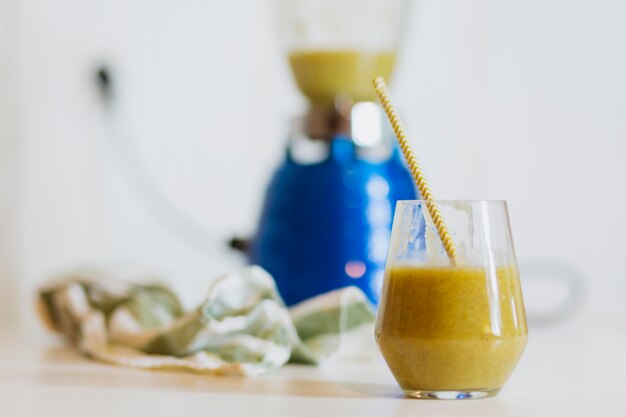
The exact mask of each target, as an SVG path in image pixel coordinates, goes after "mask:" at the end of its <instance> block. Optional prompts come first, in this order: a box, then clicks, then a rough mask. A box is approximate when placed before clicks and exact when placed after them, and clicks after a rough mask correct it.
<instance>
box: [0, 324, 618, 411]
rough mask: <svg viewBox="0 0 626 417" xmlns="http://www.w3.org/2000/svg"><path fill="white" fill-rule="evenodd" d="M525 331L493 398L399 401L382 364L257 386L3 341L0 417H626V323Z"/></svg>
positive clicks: (282, 374)
mask: <svg viewBox="0 0 626 417" xmlns="http://www.w3.org/2000/svg"><path fill="white" fill-rule="evenodd" d="M602 323H603V324H602V325H600V326H593V325H590V324H591V323H590V322H588V323H587V324H583V323H570V324H568V325H565V326H561V327H558V328H552V329H538V330H537V331H534V332H533V330H532V328H531V338H530V342H529V346H528V349H527V351H526V354H525V355H524V357H523V358H522V361H521V363H520V365H519V367H518V369H517V370H516V372H515V373H514V375H513V377H512V378H511V380H510V381H509V383H508V385H507V386H506V388H505V389H504V390H503V391H502V392H501V394H500V395H499V396H498V397H496V398H492V399H485V400H466V401H429V400H413V399H405V398H402V396H401V394H400V392H399V390H398V388H397V387H396V384H395V382H394V380H393V378H392V377H391V375H390V374H389V372H388V371H387V369H386V367H385V366H384V363H382V361H374V362H370V363H357V362H343V363H336V364H333V365H332V366H327V367H324V368H313V367H306V366H293V365H289V366H286V367H284V368H283V369H281V370H279V371H277V372H275V373H273V374H271V375H268V376H264V377H257V378H237V377H212V376H207V375H197V374H188V373H181V372H147V371H140V370H134V369H126V368H120V367H115V366H111V365H106V364H101V363H96V362H92V361H90V360H88V359H86V358H84V357H82V356H80V355H79V354H77V353H76V352H74V351H72V350H71V349H68V348H66V347H63V346H62V344H60V343H59V342H58V341H55V339H50V338H44V337H41V336H37V337H33V336H31V337H25V336H18V335H17V334H15V333H7V332H4V333H3V334H2V336H0V416H2V417H8V416H19V417H26V416H46V417H54V416H64V417H74V416H81V417H82V416H89V417H98V416H107V417H111V416H116V417H119V416H133V417H137V416H150V417H156V416H169V417H172V416H203V417H207V416H229V417H230V416H238V415H250V416H259V417H260V416H271V417H280V416H303V417H306V416H321V417H329V416H359V417H366V416H376V417H385V416H429V415H437V416H453V415H454V416H458V415H463V416H481V417H486V416H525V417H535V416H568V417H573V416H589V415H594V416H621V417H624V416H626V322H620V321H617V320H614V323H610V322H608V321H602Z"/></svg>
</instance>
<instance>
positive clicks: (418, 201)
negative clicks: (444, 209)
mask: <svg viewBox="0 0 626 417" xmlns="http://www.w3.org/2000/svg"><path fill="white" fill-rule="evenodd" d="M428 202H433V203H436V204H450V203H465V204H476V203H491V204H493V203H498V204H506V202H507V200H493V199H488V200H450V199H445V200H437V199H433V200H397V203H404V204H411V203H412V204H416V203H421V204H423V203H428Z"/></svg>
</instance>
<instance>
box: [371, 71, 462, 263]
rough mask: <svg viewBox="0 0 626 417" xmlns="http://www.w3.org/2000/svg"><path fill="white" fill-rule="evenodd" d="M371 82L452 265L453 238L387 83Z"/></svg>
mask: <svg viewBox="0 0 626 417" xmlns="http://www.w3.org/2000/svg"><path fill="white" fill-rule="evenodd" d="M373 83H374V89H375V90H376V94H377V95H378V99H379V100H380V104H381V105H382V106H383V109H384V110H385V114H386V115H387V118H388V119H389V123H391V127H392V128H393V131H394V133H395V134H396V138H398V143H399V144H400V149H402V153H403V154H404V159H405V160H406V163H407V165H408V166H409V170H410V171H411V175H412V176H413V180H414V181H415V185H416V186H417V189H418V190H419V192H420V195H421V196H422V199H423V200H424V204H425V205H426V209H427V210H428V213H429V214H430V217H431V218H432V219H433V222H434V223H435V227H436V229H437V233H439V238H440V239H441V242H442V243H443V246H444V248H445V250H446V253H447V254H448V257H449V258H450V261H452V264H453V265H456V264H457V259H456V246H455V245H454V239H452V235H450V232H449V231H448V226H446V223H445V222H444V220H443V217H441V212H440V211H439V208H438V207H437V204H435V202H434V198H433V193H432V191H431V190H430V187H429V186H428V183H427V182H426V178H424V174H423V173H422V168H421V167H420V165H419V163H418V162H417V158H416V157H415V154H414V153H413V149H412V148H411V145H410V143H409V138H408V137H407V135H406V132H405V131H404V128H403V127H402V123H401V122H400V118H399V117H398V114H397V113H396V111H395V110H394V108H393V105H392V104H391V99H390V97H389V90H388V89H387V85H386V84H385V79H384V78H383V77H376V78H375V79H374V81H373Z"/></svg>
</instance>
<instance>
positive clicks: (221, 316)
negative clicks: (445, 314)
mask: <svg viewBox="0 0 626 417" xmlns="http://www.w3.org/2000/svg"><path fill="white" fill-rule="evenodd" d="M37 306H38V312H39V316H40V318H41V319H42V321H43V322H44V323H45V324H46V325H47V327H49V328H50V329H51V330H53V331H55V332H58V333H60V334H62V335H64V337H65V338H66V339H67V340H68V341H69V342H70V343H71V344H72V345H73V346H75V347H76V348H77V349H78V350H79V351H80V352H82V353H84V354H85V355H87V356H89V357H91V358H94V359H97V360H100V361H104V362H109V363H113V364H118V365H124V366H130V367H135V368H143V369H179V370H189V371H197V372H207V373H212V374H218V375H221V374H229V375H242V376H244V375H260V374H264V373H266V372H269V371H272V370H274V369H277V368H279V367H281V366H282V365H284V364H285V363H287V362H288V361H293V362H300V363H308V364H319V363H321V362H324V361H326V360H328V359H330V358H331V357H333V355H335V354H336V353H337V352H338V351H339V350H340V347H341V345H342V340H343V339H344V338H345V337H346V336H347V335H348V334H349V333H351V332H353V331H355V330H356V329H359V328H362V327H363V326H366V325H368V324H371V323H372V322H373V320H374V311H373V309H372V306H371V305H370V303H369V301H368V300H367V298H366V296H365V295H364V294H363V292H361V290H359V289H358V288H356V287H347V288H343V289H340V290H336V291H332V292H330V293H327V294H323V295H320V296H317V297H314V298H312V299H310V300H307V301H304V302H303V303H300V304H298V305H296V306H294V307H292V308H289V309H288V308H287V307H286V306H285V304H284V302H283V301H282V299H281V298H280V295H279V293H278V291H277V289H276V284H275V282H274V280H273V278H272V277H271V276H270V274H269V273H267V272H266V271H265V270H263V269H262V268H260V267H258V266H249V267H245V268H242V269H240V270H238V271H236V272H233V273H231V274H228V275H226V276H223V277H221V278H219V279H217V280H216V281H215V282H214V283H213V285H212V286H211V288H210V290H209V293H208V296H207V298H206V300H205V301H204V302H203V303H202V304H201V305H200V306H198V307H197V308H195V309H193V310H191V311H188V312H185V311H183V308H182V307H181V303H180V301H179V299H178V297H177V296H176V294H175V293H174V292H173V291H171V290H170V289H169V288H168V287H167V286H164V285H161V284H131V283H128V282H125V281H122V280H119V279H117V278H116V277H115V276H111V275H109V274H107V273H105V272H103V271H82V272H80V271H79V272H76V273H74V274H69V275H67V276H64V277H62V278H61V279H60V280H56V281H55V282H51V283H48V284H46V285H45V286H44V287H42V288H41V289H40V291H39V293H38V302H37Z"/></svg>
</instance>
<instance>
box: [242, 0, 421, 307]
mask: <svg viewBox="0 0 626 417" xmlns="http://www.w3.org/2000/svg"><path fill="white" fill-rule="evenodd" d="M407 3H408V2H407V0H276V1H275V2H274V7H275V10H274V15H275V18H276V25H277V27H278V32H279V35H280V38H281V39H282V41H283V44H284V47H285V49H286V52H287V56H288V61H289V65H290V67H291V70H292V73H293V76H294V79H295V82H296V84H297V86H298V89H299V90H300V92H301V93H302V94H303V95H304V96H305V97H306V99H307V102H308V110H307V112H306V113H305V114H304V115H301V116H298V117H294V118H293V120H292V123H291V127H290V132H289V136H288V141H287V147H286V151H285V157H284V160H283V162H282V164H281V165H280V166H279V167H278V169H277V170H276V172H275V173H274V175H273V177H272V179H271V182H270V184H269V186H268V189H267V192H266V195H265V201H264V204H263V207H262V211H261V215H260V220H259V224H258V228H257V232H256V235H255V237H254V238H253V239H252V240H251V242H250V246H249V248H248V256H249V260H250V262H252V263H255V264H258V265H261V266H262V267H263V268H265V269H266V270H267V271H269V272H270V273H271V274H272V275H273V276H274V278H275V280H276V283H277V286H278V289H279V291H280V294H281V295H282V297H283V299H284V300H285V302H286V303H287V305H293V304H296V303H298V302H300V301H303V300H305V299H307V298H310V297H312V296H315V295H318V294H320V293H324V292H328V291H331V290H334V289H337V288H341V287H345V286H348V285H355V286H357V287H359V288H360V289H361V290H362V291H363V292H364V293H365V294H366V295H367V297H368V298H369V299H370V301H372V302H373V303H377V302H378V297H379V293H380V288H381V283H382V278H383V271H384V267H385V258H386V254H387V248H388V242H389V235H390V230H391V225H392V217H393V212H394V207H395V204H396V201H397V200H414V199H416V198H418V196H417V191H416V190H415V187H414V185H413V182H412V179H411V176H410V174H409V172H408V170H407V168H406V166H405V164H404V161H403V160H402V158H401V155H400V153H399V150H398V149H397V146H396V144H395V140H394V138H393V132H392V131H391V128H390V126H389V125H388V123H387V121H386V119H385V116H384V113H383V111H382V109H381V108H380V107H379V105H378V104H377V103H376V102H375V100H376V99H375V93H374V90H373V88H372V79H373V78H374V77H375V76H377V75H382V76H384V77H385V78H387V79H389V78H390V76H391V73H392V71H393V68H394V65H395V62H396V57H397V52H398V44H399V40H400V37H401V32H402V28H403V20H404V17H405V15H406V12H407V10H406V9H407V6H408V4H407Z"/></svg>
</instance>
